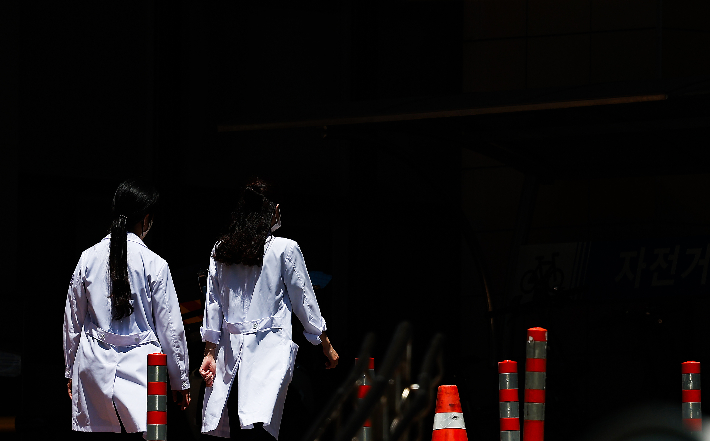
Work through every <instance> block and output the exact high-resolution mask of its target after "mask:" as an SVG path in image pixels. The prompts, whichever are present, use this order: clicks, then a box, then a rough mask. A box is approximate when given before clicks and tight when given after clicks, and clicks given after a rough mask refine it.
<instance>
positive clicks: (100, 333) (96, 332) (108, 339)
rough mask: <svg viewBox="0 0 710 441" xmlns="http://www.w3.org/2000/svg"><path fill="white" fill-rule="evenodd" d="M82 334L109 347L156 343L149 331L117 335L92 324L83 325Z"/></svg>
mask: <svg viewBox="0 0 710 441" xmlns="http://www.w3.org/2000/svg"><path fill="white" fill-rule="evenodd" d="M84 332H86V334H87V335H89V336H91V337H93V338H94V339H96V340H98V341H100V342H103V343H106V344H109V345H111V346H135V345H142V344H144V343H150V342H153V341H154V342H158V339H157V338H156V337H155V334H153V331H151V330H150V329H149V330H147V331H143V332H137V333H135V334H129V335H119V334H114V333H111V332H107V331H104V330H103V329H101V328H99V327H98V326H96V324H94V323H93V322H89V323H87V324H86V325H84Z"/></svg>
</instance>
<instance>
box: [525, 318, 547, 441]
mask: <svg viewBox="0 0 710 441" xmlns="http://www.w3.org/2000/svg"><path fill="white" fill-rule="evenodd" d="M525 352H526V355H525V356H526V359H525V409H524V411H523V412H524V415H523V417H524V421H523V440H524V441H542V440H543V439H544V438H545V375H546V372H547V330H546V329H543V328H530V329H528V341H527V348H526V350H525Z"/></svg>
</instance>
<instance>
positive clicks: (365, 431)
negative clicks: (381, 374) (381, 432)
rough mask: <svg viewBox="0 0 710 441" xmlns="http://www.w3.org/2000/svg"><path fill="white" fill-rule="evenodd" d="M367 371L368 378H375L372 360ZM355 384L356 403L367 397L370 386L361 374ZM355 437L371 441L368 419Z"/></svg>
mask: <svg viewBox="0 0 710 441" xmlns="http://www.w3.org/2000/svg"><path fill="white" fill-rule="evenodd" d="M355 363H357V358H356V359H355ZM368 369H369V374H370V378H375V359H374V358H371V359H370V363H369V365H368ZM356 384H357V398H358V401H360V400H362V399H363V398H365V395H367V392H368V391H369V390H370V386H371V385H370V380H369V379H368V378H367V375H366V374H364V373H363V374H362V378H361V379H359V380H358V381H357V383H356ZM356 436H357V439H358V441H372V423H371V422H370V419H369V418H368V419H367V420H366V421H365V423H364V424H363V425H362V429H360V430H358V432H357V435H356Z"/></svg>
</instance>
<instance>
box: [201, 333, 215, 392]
mask: <svg viewBox="0 0 710 441" xmlns="http://www.w3.org/2000/svg"><path fill="white" fill-rule="evenodd" d="M215 347H216V345H215V344H214V343H210V342H207V343H206V344H205V357H204V358H203V359H202V365H201V366H200V375H202V378H203V379H204V380H205V383H207V387H212V383H213V382H214V378H215V376H216V375H217V363H216V362H215V360H214V352H215Z"/></svg>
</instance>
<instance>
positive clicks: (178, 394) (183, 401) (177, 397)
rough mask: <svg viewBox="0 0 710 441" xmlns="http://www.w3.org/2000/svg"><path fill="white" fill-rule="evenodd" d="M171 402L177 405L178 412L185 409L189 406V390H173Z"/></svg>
mask: <svg viewBox="0 0 710 441" xmlns="http://www.w3.org/2000/svg"><path fill="white" fill-rule="evenodd" d="M173 401H174V402H176V403H178V406H180V410H185V409H187V406H189V405H190V389H185V390H174V391H173Z"/></svg>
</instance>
